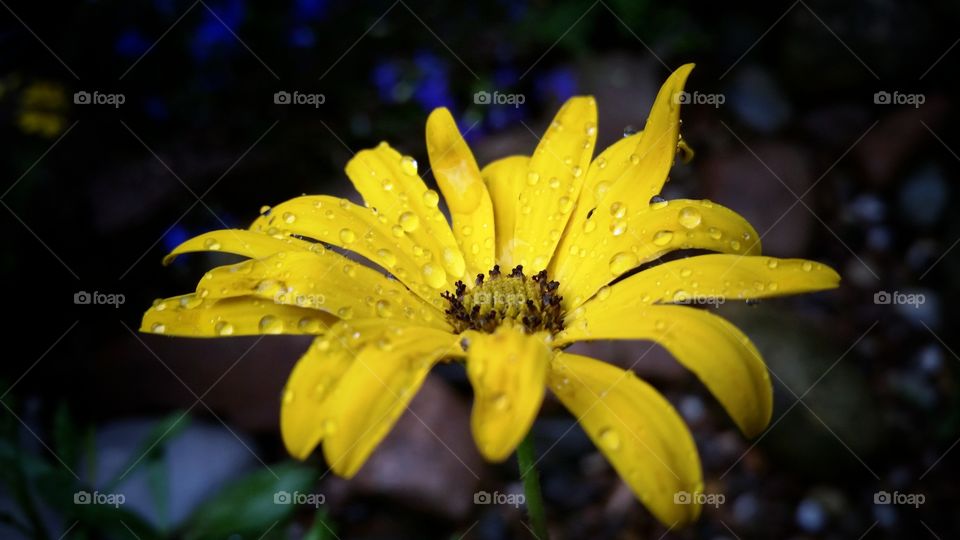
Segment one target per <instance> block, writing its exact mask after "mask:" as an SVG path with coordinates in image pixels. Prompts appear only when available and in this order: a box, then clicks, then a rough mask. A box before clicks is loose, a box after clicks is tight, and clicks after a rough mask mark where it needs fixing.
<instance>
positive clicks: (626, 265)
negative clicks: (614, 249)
mask: <svg viewBox="0 0 960 540" xmlns="http://www.w3.org/2000/svg"><path fill="white" fill-rule="evenodd" d="M638 264H640V259H638V258H637V255H636V254H635V253H632V252H630V251H621V252H620V253H617V254H616V255H614V256H613V257H612V258H611V259H610V272H611V273H612V274H613V275H615V276H619V275H620V274H622V273H624V272H626V271H628V270H630V269H631V268H634V267H636V266H637V265H638Z"/></svg>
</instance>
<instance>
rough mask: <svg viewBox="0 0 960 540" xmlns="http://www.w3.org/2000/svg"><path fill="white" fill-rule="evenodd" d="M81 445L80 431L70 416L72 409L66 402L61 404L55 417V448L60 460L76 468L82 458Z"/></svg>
mask: <svg viewBox="0 0 960 540" xmlns="http://www.w3.org/2000/svg"><path fill="white" fill-rule="evenodd" d="M81 444H82V443H81V435H80V430H78V429H77V426H76V423H75V422H74V420H73V416H72V415H71V414H70V407H69V406H68V405H67V403H66V402H65V401H63V402H60V405H58V406H57V410H56V412H55V413H54V415H53V447H54V448H55V449H56V452H57V455H58V456H60V459H62V460H63V461H64V462H65V463H67V464H69V465H70V466H71V467H74V466H76V463H77V460H78V459H79V457H80V446H81Z"/></svg>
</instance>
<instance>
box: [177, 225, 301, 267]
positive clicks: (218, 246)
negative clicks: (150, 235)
mask: <svg viewBox="0 0 960 540" xmlns="http://www.w3.org/2000/svg"><path fill="white" fill-rule="evenodd" d="M311 246H312V244H310V242H305V241H303V240H300V239H299V238H291V237H281V238H274V237H272V236H267V235H265V234H260V233H256V232H253V231H248V230H244V229H224V230H220V231H210V232H207V233H203V234H201V235H199V236H194V237H193V238H191V239H189V240H187V241H186V242H184V243H182V244H180V245H179V246H177V247H175V248H173V251H171V252H170V254H169V255H167V256H166V257H165V258H164V259H163V263H164V264H170V263H171V262H173V260H174V259H175V258H176V257H177V256H178V255H181V254H183V253H191V252H197V251H222V252H224V253H233V254H235V255H242V256H244V257H249V258H251V259H262V258H264V257H269V256H270V255H273V254H274V253H278V252H281V251H309V250H310V249H311Z"/></svg>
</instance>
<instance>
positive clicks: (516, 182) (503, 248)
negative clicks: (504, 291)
mask: <svg viewBox="0 0 960 540" xmlns="http://www.w3.org/2000/svg"><path fill="white" fill-rule="evenodd" d="M529 164H530V158H529V157H528V156H510V157H505V158H502V159H498V160H496V161H494V162H491V163H489V164H488V165H487V166H486V167H484V168H483V170H482V171H480V174H481V175H483V181H484V183H486V184H487V190H488V191H489V192H490V198H491V200H492V201H493V216H494V225H495V226H496V233H497V234H496V244H497V245H496V248H497V254H496V255H497V261H498V262H499V263H500V264H501V265H503V266H504V268H512V267H513V252H512V249H513V231H514V226H515V224H516V222H517V214H519V213H520V203H519V197H520V185H521V183H522V182H525V181H526V177H527V169H528V166H529Z"/></svg>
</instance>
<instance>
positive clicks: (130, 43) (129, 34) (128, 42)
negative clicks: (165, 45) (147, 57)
mask: <svg viewBox="0 0 960 540" xmlns="http://www.w3.org/2000/svg"><path fill="white" fill-rule="evenodd" d="M149 48H150V42H149V41H147V39H146V38H144V37H143V34H141V33H140V31H139V30H136V29H134V28H130V29H128V30H124V31H123V33H122V34H120V36H119V37H117V41H116V43H114V50H116V52H117V54H119V55H120V56H123V57H126V58H136V57H139V56H140V55H142V54H143V53H145V52H147V49H149Z"/></svg>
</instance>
